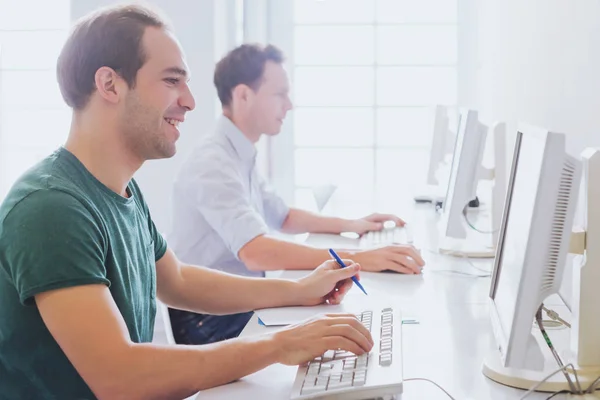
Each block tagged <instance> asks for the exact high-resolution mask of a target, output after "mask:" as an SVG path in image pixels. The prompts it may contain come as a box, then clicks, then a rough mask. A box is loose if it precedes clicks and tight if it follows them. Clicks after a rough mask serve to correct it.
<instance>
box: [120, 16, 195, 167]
mask: <svg viewBox="0 0 600 400" xmlns="http://www.w3.org/2000/svg"><path fill="white" fill-rule="evenodd" d="M142 47H143V49H144V54H145V56H146V61H145V63H144V65H143V66H142V67H141V68H140V69H139V71H138V72H137V75H136V80H135V86H133V87H132V88H130V89H128V91H127V93H126V95H125V96H124V101H123V102H122V104H121V105H120V109H119V112H118V115H119V118H118V125H119V131H121V132H122V133H123V135H124V141H125V146H127V147H128V148H129V150H130V151H131V152H132V153H133V154H135V155H136V156H137V157H138V158H140V159H141V160H151V159H158V158H168V157H172V156H173V155H175V152H176V142H177V139H179V135H180V132H179V129H178V126H179V124H180V123H182V122H183V121H184V119H185V114H186V112H188V111H191V110H193V109H194V107H195V102H194V98H193V96H192V94H191V92H190V88H189V86H188V75H189V74H188V72H187V71H188V68H187V65H186V63H185V59H184V55H183V52H182V50H181V47H180V46H179V44H178V43H177V40H176V39H175V38H174V36H173V35H172V34H171V33H170V32H169V31H166V30H164V29H160V28H154V27H148V28H146V30H145V32H144V36H143V38H142Z"/></svg>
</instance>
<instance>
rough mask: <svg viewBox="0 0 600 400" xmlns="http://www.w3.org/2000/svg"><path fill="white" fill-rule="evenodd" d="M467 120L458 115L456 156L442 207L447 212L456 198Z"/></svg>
mask: <svg viewBox="0 0 600 400" xmlns="http://www.w3.org/2000/svg"><path fill="white" fill-rule="evenodd" d="M466 122H467V121H466V118H463V113H462V112H461V113H459V114H458V129H457V130H456V139H455V141H454V154H453V156H452V165H451V166H450V176H449V178H448V188H447V189H446V199H445V200H444V203H443V205H442V209H443V210H444V211H446V209H447V207H449V206H450V203H451V201H452V197H453V196H454V186H455V184H456V174H457V173H458V163H459V158H460V155H461V152H462V147H463V142H464V140H465V125H466Z"/></svg>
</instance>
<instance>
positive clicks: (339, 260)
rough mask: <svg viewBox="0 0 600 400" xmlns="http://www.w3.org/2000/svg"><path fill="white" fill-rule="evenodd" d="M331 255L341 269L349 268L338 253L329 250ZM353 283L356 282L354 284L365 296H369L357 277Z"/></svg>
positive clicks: (353, 279)
mask: <svg viewBox="0 0 600 400" xmlns="http://www.w3.org/2000/svg"><path fill="white" fill-rule="evenodd" d="M329 254H331V257H333V259H334V260H335V261H336V262H337V263H338V264H339V266H340V268H346V267H347V265H346V264H344V262H343V261H342V259H341V258H340V256H338V255H337V253H336V252H335V251H334V250H333V249H329ZM352 282H354V284H355V285H356V286H358V288H359V289H360V290H362V291H363V293H364V294H367V292H366V290H365V288H364V287H362V285H361V284H360V282H359V281H358V279H356V276H353V277H352ZM367 296H368V295H367Z"/></svg>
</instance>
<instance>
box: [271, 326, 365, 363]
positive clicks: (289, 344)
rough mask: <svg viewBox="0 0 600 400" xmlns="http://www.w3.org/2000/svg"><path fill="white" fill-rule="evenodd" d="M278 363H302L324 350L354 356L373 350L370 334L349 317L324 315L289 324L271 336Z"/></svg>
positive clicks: (322, 352)
mask: <svg viewBox="0 0 600 400" xmlns="http://www.w3.org/2000/svg"><path fill="white" fill-rule="evenodd" d="M273 339H274V342H275V346H276V348H277V349H278V352H279V354H278V357H277V359H278V362H280V363H282V364H286V365H299V364H304V363H306V362H308V361H310V360H312V359H314V358H315V357H317V356H319V355H321V354H324V353H325V352H326V351H328V350H338V349H341V350H344V351H348V352H351V353H354V354H356V355H361V354H364V353H368V352H369V351H371V349H372V348H373V337H372V336H371V332H369V330H368V329H367V328H365V326H364V325H363V324H362V323H361V322H360V321H359V320H358V319H357V317H356V315H353V314H328V315H324V316H320V317H317V318H312V319H309V320H307V321H304V322H301V323H299V324H295V325H290V326H288V327H286V328H284V329H283V330H281V331H278V332H276V333H274V334H273Z"/></svg>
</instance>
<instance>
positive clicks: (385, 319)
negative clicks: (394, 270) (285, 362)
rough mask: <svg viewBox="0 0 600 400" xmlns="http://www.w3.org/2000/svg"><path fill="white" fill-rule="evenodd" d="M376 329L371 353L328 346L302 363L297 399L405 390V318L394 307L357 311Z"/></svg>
mask: <svg viewBox="0 0 600 400" xmlns="http://www.w3.org/2000/svg"><path fill="white" fill-rule="evenodd" d="M356 316H357V318H358V319H359V320H360V321H361V322H362V324H363V325H364V326H365V328H366V329H368V330H369V331H370V332H372V335H373V336H372V337H373V340H374V341H375V345H374V346H373V348H372V349H371V351H370V352H369V353H363V354H360V355H358V356H357V355H354V354H352V353H349V352H347V351H344V350H343V349H342V350H328V351H326V352H324V353H323V354H319V355H318V356H317V357H315V358H313V359H312V360H310V361H309V362H308V363H307V364H303V365H300V366H299V367H298V371H297V373H296V379H295V380H294V384H293V387H292V393H291V396H290V398H291V399H293V400H309V399H325V398H331V399H337V400H360V399H371V398H378V397H391V396H394V395H397V394H400V393H402V379H403V378H402V339H401V324H402V318H401V315H400V312H399V310H397V309H394V308H393V307H384V308H379V307H377V308H374V309H373V308H369V309H366V310H361V311H359V312H358V313H357V314H356Z"/></svg>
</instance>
